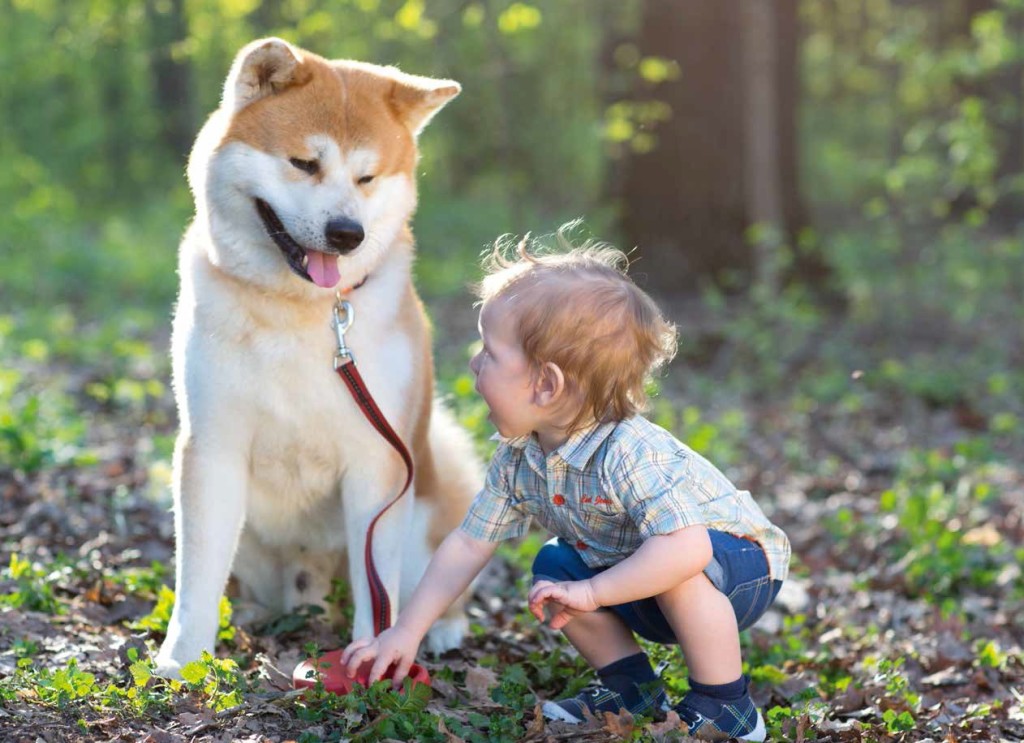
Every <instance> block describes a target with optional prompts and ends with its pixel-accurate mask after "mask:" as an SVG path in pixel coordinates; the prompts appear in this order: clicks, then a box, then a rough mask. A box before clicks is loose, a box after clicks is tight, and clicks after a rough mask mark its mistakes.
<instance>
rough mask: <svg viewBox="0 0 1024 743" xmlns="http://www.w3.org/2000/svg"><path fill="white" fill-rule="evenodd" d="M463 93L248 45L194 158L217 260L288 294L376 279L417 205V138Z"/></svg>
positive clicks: (201, 212)
mask: <svg viewBox="0 0 1024 743" xmlns="http://www.w3.org/2000/svg"><path fill="white" fill-rule="evenodd" d="M459 90H460V88H459V85H458V83H456V82H453V81H451V80H435V79H432V78H426V77H418V76H416V75H408V74H405V73H403V72H400V71H399V70H397V69H395V68H393V67H380V66H377V65H371V64H366V63H361V62H352V61H329V60H326V59H323V58H321V57H318V56H316V55H314V54H310V53H309V52H305V51H303V50H300V49H298V48H296V47H293V46H291V45H290V44H288V43H287V42H285V41H282V40H281V39H261V40H259V41H255V42H253V43H251V44H249V45H248V46H246V47H244V48H243V49H242V50H241V51H240V52H239V53H238V56H237V57H236V58H235V62H234V64H233V66H232V68H231V72H230V74H229V75H228V78H227V82H226V83H225V86H224V95H223V100H222V103H221V106H220V108H219V109H218V110H217V111H216V112H215V113H214V114H213V116H211V117H210V121H209V122H207V124H206V126H205V127H204V128H203V131H202V132H201V133H200V135H199V137H198V139H197V140H196V145H195V147H194V148H193V151H192V156H191V158H190V160H189V182H190V184H191V186H192V191H193V193H194V195H195V199H196V208H197V215H198V218H199V219H206V220H208V221H209V225H210V229H211V232H212V237H213V247H212V250H213V255H212V256H211V258H212V260H213V261H214V262H215V263H216V264H217V265H219V266H220V267H221V268H222V269H223V270H225V271H227V272H229V273H231V274H232V275H234V276H236V277H238V278H240V279H242V280H244V281H246V282H248V283H252V284H256V285H258V286H262V287H264V288H268V289H275V290H282V291H288V292H289V293H294V292H300V293H304V294H306V293H310V294H313V295H316V294H318V293H319V294H321V295H322V294H324V293H326V292H332V291H333V290H334V289H336V288H338V289H341V288H345V287H351V286H352V285H354V284H356V283H358V282H360V281H362V280H363V279H365V278H366V276H367V275H368V274H369V273H370V272H372V271H373V270H374V269H375V268H376V267H377V266H378V265H379V264H380V263H381V261H382V260H383V259H384V257H385V255H386V253H387V251H388V248H389V247H390V246H391V245H392V243H393V242H394V241H395V239H396V237H398V235H399V233H400V231H401V230H402V229H403V228H404V227H405V225H406V224H407V222H408V220H409V217H410V216H411V215H412V212H413V210H414V208H415V206H416V183H415V175H414V170H415V166H416V161H417V157H418V152H417V149H416V137H417V136H418V134H419V133H420V131H421V130H422V129H423V127H424V126H426V124H427V122H428V121H429V120H430V118H431V117H432V116H433V115H434V114H435V113H436V112H437V111H438V110H439V109H440V108H441V107H442V106H444V104H445V103H447V102H448V101H449V100H451V99H452V98H454V97H455V96H456V95H458V93H459Z"/></svg>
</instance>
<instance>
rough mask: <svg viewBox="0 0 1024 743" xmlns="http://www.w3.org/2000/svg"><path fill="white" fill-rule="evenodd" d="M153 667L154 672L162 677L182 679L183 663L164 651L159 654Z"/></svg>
mask: <svg viewBox="0 0 1024 743" xmlns="http://www.w3.org/2000/svg"><path fill="white" fill-rule="evenodd" d="M153 667H154V668H153V670H154V673H155V674H156V675H157V676H159V677H161V678H165V679H175V680H178V681H180V680H181V663H179V662H178V661H176V660H174V659H173V658H170V657H169V656H166V655H164V654H163V653H158V654H157V656H156V658H155V659H154V660H153Z"/></svg>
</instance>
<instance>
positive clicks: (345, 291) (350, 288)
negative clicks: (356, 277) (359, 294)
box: [338, 274, 370, 296]
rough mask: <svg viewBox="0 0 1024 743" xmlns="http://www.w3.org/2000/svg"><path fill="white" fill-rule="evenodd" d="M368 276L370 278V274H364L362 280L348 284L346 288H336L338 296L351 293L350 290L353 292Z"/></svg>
mask: <svg viewBox="0 0 1024 743" xmlns="http://www.w3.org/2000/svg"><path fill="white" fill-rule="evenodd" d="M368 278H370V274H366V276H364V277H363V280H362V281H360V282H359V283H358V284H353V285H352V286H350V287H349V288H348V289H338V296H341V295H342V294H351V293H352V292H354V291H355V290H356V289H358V288H359V287H361V286H362V285H363V284H365V283H366V280H367V279H368Z"/></svg>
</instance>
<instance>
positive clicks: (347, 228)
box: [324, 217, 366, 254]
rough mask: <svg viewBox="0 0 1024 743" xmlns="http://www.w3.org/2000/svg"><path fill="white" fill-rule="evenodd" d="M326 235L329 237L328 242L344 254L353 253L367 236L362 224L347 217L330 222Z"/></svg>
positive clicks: (325, 231)
mask: <svg viewBox="0 0 1024 743" xmlns="http://www.w3.org/2000/svg"><path fill="white" fill-rule="evenodd" d="M324 235H326V237H327V244H328V245H330V246H331V247H332V248H335V249H336V250H337V251H338V252H339V253H342V254H344V253H351V252H352V251H353V250H355V249H356V248H358V247H359V244H360V243H362V241H363V238H364V237H366V234H365V233H364V232H363V226H362V225H361V224H359V223H358V222H356V221H355V220H352V219H346V218H345V217H340V218H338V219H332V220H331V221H330V222H328V223H327V228H326V229H325V230H324Z"/></svg>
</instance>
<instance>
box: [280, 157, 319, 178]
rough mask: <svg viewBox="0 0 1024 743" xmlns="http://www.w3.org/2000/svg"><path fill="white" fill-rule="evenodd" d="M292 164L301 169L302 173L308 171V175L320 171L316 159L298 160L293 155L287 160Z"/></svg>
mask: <svg viewBox="0 0 1024 743" xmlns="http://www.w3.org/2000/svg"><path fill="white" fill-rule="evenodd" d="M288 162H290V163H291V164H292V165H294V166H295V167H296V168H298V169H299V170H301V171H302V172H303V173H309V174H310V175H316V174H317V173H319V172H320V163H318V162H317V161H316V160H300V159H299V158H297V157H293V158H291V159H289V160H288Z"/></svg>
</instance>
